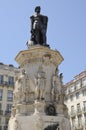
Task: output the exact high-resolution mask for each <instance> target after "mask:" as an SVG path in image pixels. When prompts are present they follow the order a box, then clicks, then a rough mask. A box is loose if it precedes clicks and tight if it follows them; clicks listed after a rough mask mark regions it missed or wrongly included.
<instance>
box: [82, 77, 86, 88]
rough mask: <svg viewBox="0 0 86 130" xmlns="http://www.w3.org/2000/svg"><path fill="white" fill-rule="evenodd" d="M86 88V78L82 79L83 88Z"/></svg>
mask: <svg viewBox="0 0 86 130" xmlns="http://www.w3.org/2000/svg"><path fill="white" fill-rule="evenodd" d="M84 86H86V77H85V78H83V79H82V87H84Z"/></svg>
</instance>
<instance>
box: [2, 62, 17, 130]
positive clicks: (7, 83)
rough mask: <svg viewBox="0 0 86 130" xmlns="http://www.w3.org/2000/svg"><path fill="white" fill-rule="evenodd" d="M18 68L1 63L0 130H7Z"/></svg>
mask: <svg viewBox="0 0 86 130" xmlns="http://www.w3.org/2000/svg"><path fill="white" fill-rule="evenodd" d="M17 73H18V68H15V67H14V66H13V65H11V64H10V65H4V64H3V63H0V130H7V129H8V128H7V127H8V121H9V117H10V114H11V107H12V104H13V89H14V82H15V75H16V74H17Z"/></svg>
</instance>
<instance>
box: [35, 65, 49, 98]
mask: <svg viewBox="0 0 86 130" xmlns="http://www.w3.org/2000/svg"><path fill="white" fill-rule="evenodd" d="M45 85H46V77H45V72H44V71H43V68H42V66H40V67H39V70H38V72H37V76H35V96H36V99H37V100H44V98H45Z"/></svg>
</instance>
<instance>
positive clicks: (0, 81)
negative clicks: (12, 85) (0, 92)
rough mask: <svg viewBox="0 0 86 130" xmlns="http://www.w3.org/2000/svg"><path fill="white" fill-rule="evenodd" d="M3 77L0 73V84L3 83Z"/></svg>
mask: <svg viewBox="0 0 86 130" xmlns="http://www.w3.org/2000/svg"><path fill="white" fill-rule="evenodd" d="M3 79H4V76H3V75H0V84H3Z"/></svg>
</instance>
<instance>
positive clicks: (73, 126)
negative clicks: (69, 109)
mask: <svg viewBox="0 0 86 130" xmlns="http://www.w3.org/2000/svg"><path fill="white" fill-rule="evenodd" d="M72 128H75V118H72Z"/></svg>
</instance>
